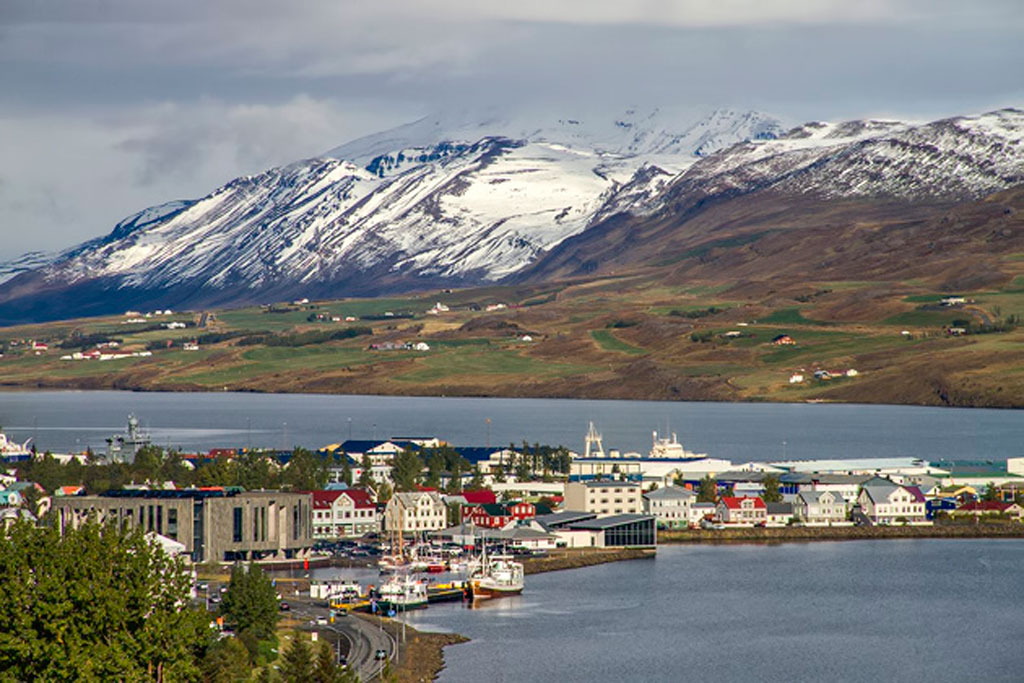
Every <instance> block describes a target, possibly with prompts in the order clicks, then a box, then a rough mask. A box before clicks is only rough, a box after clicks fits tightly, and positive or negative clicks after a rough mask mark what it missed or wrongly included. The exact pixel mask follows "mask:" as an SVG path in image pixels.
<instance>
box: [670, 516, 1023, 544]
mask: <svg viewBox="0 0 1024 683" xmlns="http://www.w3.org/2000/svg"><path fill="white" fill-rule="evenodd" d="M918 538H920V539H927V538H940V539H941V538H950V539H969V538H1024V524H1021V523H1019V522H1003V523H988V522H986V523H978V524H940V525H936V526H870V527H867V526H844V527H767V528H764V527H762V528H757V527H736V528H732V529H716V530H709V529H679V530H663V531H659V532H658V544H659V545H686V544H694V543H696V544H700V543H707V544H716V543H791V542H808V543H811V542H814V541H874V540H887V539H918Z"/></svg>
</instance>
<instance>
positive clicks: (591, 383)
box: [0, 255, 1024, 407]
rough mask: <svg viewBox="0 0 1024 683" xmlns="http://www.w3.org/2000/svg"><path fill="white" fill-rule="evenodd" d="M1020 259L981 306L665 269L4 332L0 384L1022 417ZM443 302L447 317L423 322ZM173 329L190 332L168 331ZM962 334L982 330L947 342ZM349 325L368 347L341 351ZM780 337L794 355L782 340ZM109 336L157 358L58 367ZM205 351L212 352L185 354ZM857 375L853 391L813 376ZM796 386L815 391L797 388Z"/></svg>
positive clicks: (922, 284) (924, 287) (912, 287)
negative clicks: (736, 404) (678, 274)
mask: <svg viewBox="0 0 1024 683" xmlns="http://www.w3.org/2000/svg"><path fill="white" fill-rule="evenodd" d="M1011 256H1012V255H1011ZM1006 262H1007V263H1008V264H1010V265H1009V266H1008V267H1010V268H1011V270H1013V269H1015V270H1013V272H1011V273H1010V277H1009V279H1006V280H1005V284H1004V285H1003V286H1001V287H997V288H985V289H979V290H976V291H973V292H969V291H968V292H965V291H959V292H957V293H958V294H962V295H964V296H965V297H966V298H967V302H966V303H965V304H963V305H958V306H954V307H950V306H943V305H941V304H940V299H941V298H942V297H943V296H946V295H948V292H944V291H941V289H940V288H939V286H938V285H937V284H929V283H928V282H926V281H923V280H909V281H883V282H869V281H851V280H836V281H831V282H830V281H820V282H817V281H816V282H800V283H795V284H788V285H787V284H784V283H782V282H779V281H774V282H771V283H769V284H766V283H763V282H762V283H760V284H759V285H758V286H755V285H754V283H751V282H740V283H736V284H723V283H722V282H721V281H713V280H704V281H690V282H687V283H685V284H683V285H677V284H674V282H675V276H674V275H672V274H669V275H666V273H665V272H664V271H656V270H655V271H649V272H642V271H641V272H634V273H631V274H629V275H628V276H622V275H619V276H612V277H604V278H596V279H591V280H586V281H577V282H568V283H562V284H558V285H551V284H545V285H543V286H539V285H538V286H519V287H488V288H486V289H472V290H461V291H454V292H430V293H426V294H423V295H419V296H411V297H407V298H400V299H367V300H341V301H323V302H312V303H309V304H303V305H276V306H274V307H263V308H259V307H254V308H246V309H240V310H234V311H223V312H217V313H216V314H215V315H214V316H213V317H212V318H210V319H208V320H207V323H208V324H207V325H206V326H205V327H199V326H198V323H199V322H200V321H201V319H202V316H201V314H199V313H194V314H175V315H173V316H155V317H153V318H150V319H148V320H147V321H146V322H145V323H130V324H125V323H124V318H123V317H111V318H93V319H83V320H75V321H64V322H59V323H51V324H46V325H35V326H23V327H10V328H2V329H0V344H2V345H3V350H4V356H3V357H2V358H0V384H2V385H3V386H6V387H11V388H14V387H75V388H124V389H129V388H130V389H148V390H170V391H188V390H197V391H212V390H250V391H269V392H338V393H380V394H424V395H442V394H443V395H475V396H565V397H580V398H583V397H587V398H633V399H669V400H672V399H677V400H705V399H706V400H727V401H744V400H771V401H808V400H814V401H818V400H825V401H852V402H868V403H875V402H891V403H914V404H932V405H962V406H1014V407H1021V406H1024V328H1016V327H1014V326H1013V325H1012V324H1010V325H1007V324H1006V322H1007V321H1008V320H1009V321H1013V320H1014V319H1015V318H1016V317H1020V316H1024V259H1013V258H1008V259H1007V261H1006ZM437 302H441V303H444V304H445V305H447V306H448V307H450V309H451V310H450V311H447V312H442V313H440V314H438V315H431V314H428V313H427V310H428V309H429V308H431V307H433V306H434V304H435V303H437ZM495 304H504V305H505V306H504V307H497V308H495V307H494V306H495ZM488 307H491V308H492V309H493V310H487V309H488ZM172 320H173V321H177V322H182V323H186V324H188V325H190V326H189V327H186V328H185V329H174V330H169V329H166V328H164V327H162V326H161V325H162V324H164V323H167V322H170V321H172ZM954 321H957V322H958V323H959V324H965V323H966V327H967V328H968V332H969V334H966V335H963V336H952V335H950V334H949V333H948V332H947V331H946V330H947V328H948V327H949V326H950V325H952V324H953V323H954ZM994 327H995V328H997V329H1002V330H1004V331H991V329H992V328H994ZM343 330H350V333H351V334H353V335H356V336H351V337H350V338H341V339H331V337H332V336H335V337H338V336H344V334H342V333H341V331H343ZM981 332H985V333H981ZM782 334H786V335H789V336H790V337H792V339H793V340H795V342H796V343H795V344H794V345H786V346H779V345H774V344H772V341H771V340H772V339H773V338H775V337H777V336H778V335H782ZM104 339H113V340H117V341H119V342H120V343H121V346H120V349H121V350H127V351H136V352H141V351H145V350H147V349H148V350H150V351H151V353H152V355H150V356H140V357H127V358H123V359H117V360H108V361H98V360H61V359H60V356H61V355H68V354H72V353H74V352H75V351H85V350H88V349H91V348H94V346H95V344H96V342H97V341H102V340H104ZM30 340H35V341H45V342H47V343H48V344H49V349H47V350H45V351H39V352H35V351H33V350H31V348H30V344H29V342H30ZM193 340H195V341H198V343H199V350H195V351H193V350H189V351H186V350H184V349H183V348H182V343H183V342H185V341H193ZM76 342H77V343H79V346H78V347H77V348H70V347H71V345H72V344H74V343H76ZM418 342H423V343H426V344H427V345H428V346H429V350H416V349H415V348H413V347H412V345H413V344H416V343H418ZM61 344H63V345H64V346H67V347H69V348H63V349H60V348H56V347H57V346H58V345H61ZM371 345H372V346H371ZM850 368H853V369H855V370H856V371H857V374H856V376H851V377H846V376H843V377H838V376H836V377H833V378H831V379H827V380H826V379H815V378H814V372H815V371H816V370H829V371H843V372H845V371H846V370H848V369H850ZM794 374H802V375H803V376H804V381H803V382H799V383H790V377H791V376H792V375H794Z"/></svg>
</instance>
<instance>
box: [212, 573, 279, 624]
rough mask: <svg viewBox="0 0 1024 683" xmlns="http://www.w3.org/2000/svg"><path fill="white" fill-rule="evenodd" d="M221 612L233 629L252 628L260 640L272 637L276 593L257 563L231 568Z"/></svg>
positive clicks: (277, 614)
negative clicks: (246, 566)
mask: <svg viewBox="0 0 1024 683" xmlns="http://www.w3.org/2000/svg"><path fill="white" fill-rule="evenodd" d="M221 613H222V614H223V615H224V617H225V618H226V620H227V622H228V623H229V624H231V625H232V626H234V627H235V631H236V632H238V633H241V632H243V631H252V633H253V634H254V635H255V636H256V637H257V638H259V639H260V640H266V639H269V638H273V637H274V631H275V630H276V629H277V620H278V618H279V613H278V605H277V594H276V592H275V591H274V586H273V584H272V583H271V581H270V577H268V576H267V574H266V572H264V571H263V570H262V569H261V568H260V567H258V566H256V565H255V564H250V565H249V568H248V569H246V568H245V566H244V565H242V564H236V565H235V566H234V567H232V568H231V582H230V583H229V584H228V591H227V593H225V594H224V602H222V603H221Z"/></svg>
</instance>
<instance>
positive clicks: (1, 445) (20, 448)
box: [0, 431, 32, 460]
mask: <svg viewBox="0 0 1024 683" xmlns="http://www.w3.org/2000/svg"><path fill="white" fill-rule="evenodd" d="M31 441H32V439H27V440H26V441H25V443H23V444H20V443H18V442H17V441H11V440H10V439H8V438H7V435H6V434H4V433H3V431H0V458H3V459H4V460H23V459H25V458H31V457H32V451H31V450H29V447H28V444H29V442H31Z"/></svg>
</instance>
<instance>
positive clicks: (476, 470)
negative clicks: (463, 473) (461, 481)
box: [468, 465, 484, 491]
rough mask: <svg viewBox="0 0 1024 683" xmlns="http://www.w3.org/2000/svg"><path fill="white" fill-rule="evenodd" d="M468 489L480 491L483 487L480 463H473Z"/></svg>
mask: <svg viewBox="0 0 1024 683" xmlns="http://www.w3.org/2000/svg"><path fill="white" fill-rule="evenodd" d="M468 488H469V490H470V491H480V490H481V489H483V488H484V475H483V473H482V472H481V471H480V465H473V478H472V479H470V480H469V487H468Z"/></svg>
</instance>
